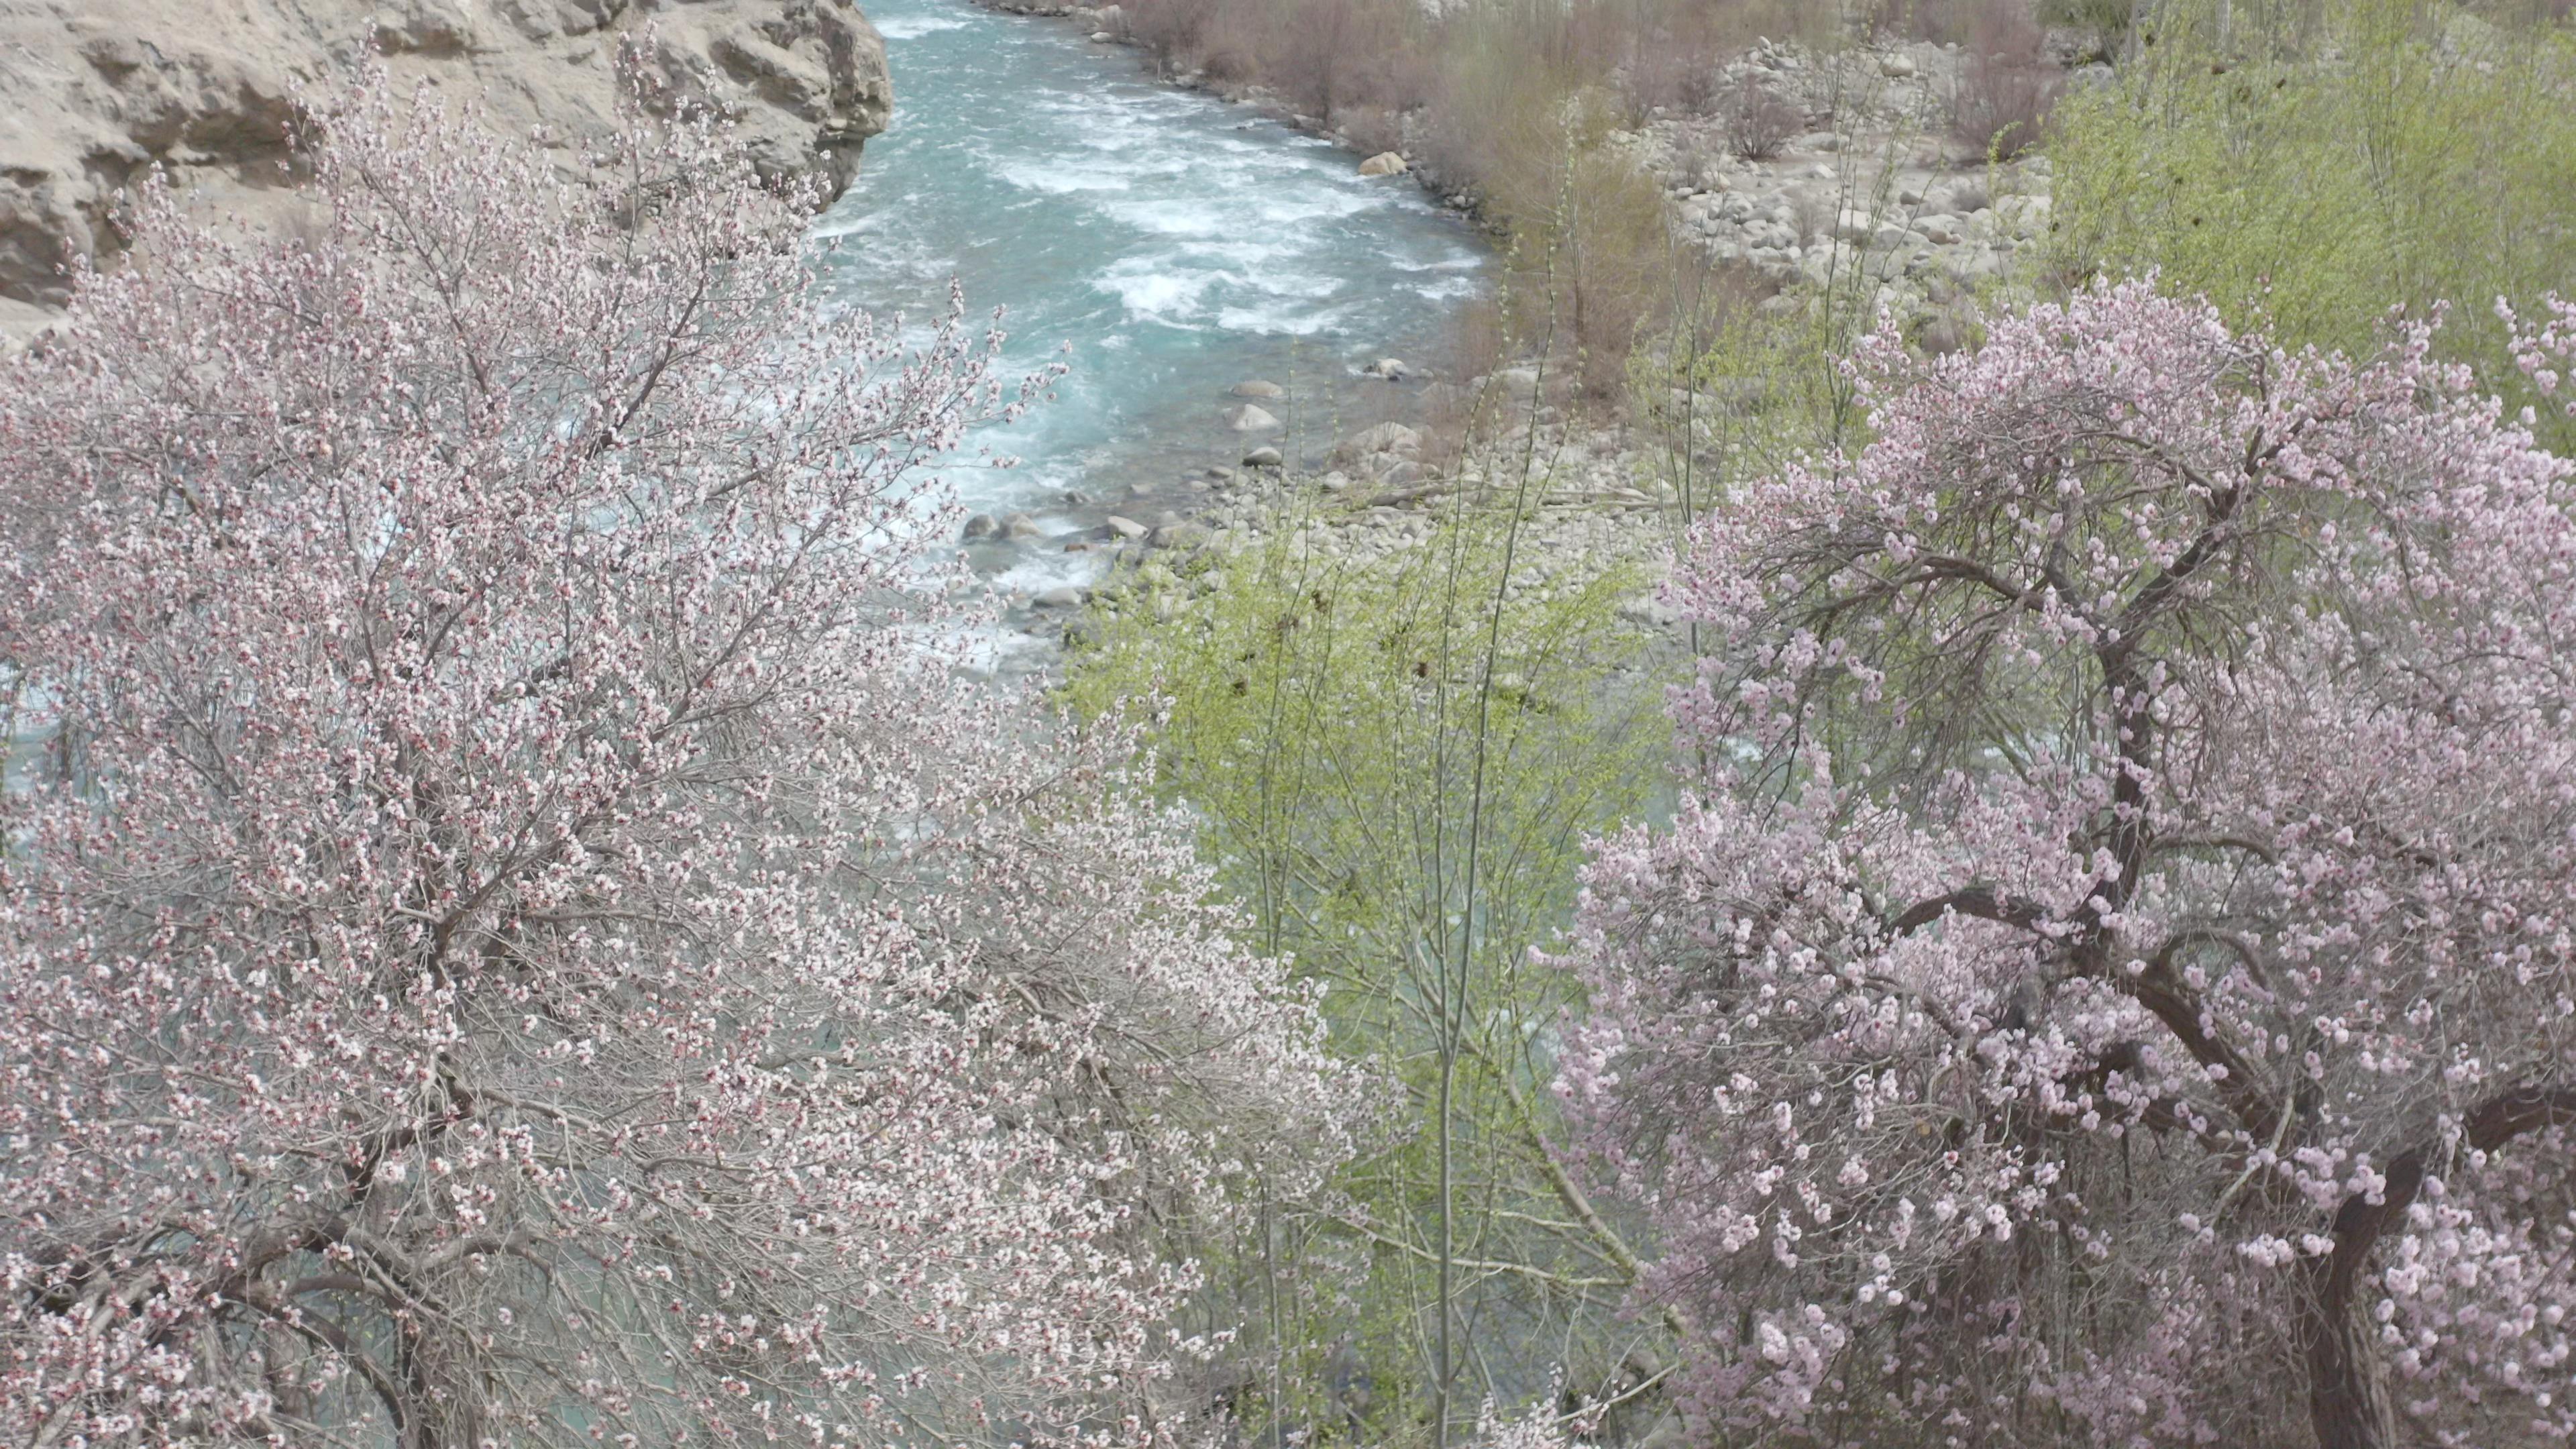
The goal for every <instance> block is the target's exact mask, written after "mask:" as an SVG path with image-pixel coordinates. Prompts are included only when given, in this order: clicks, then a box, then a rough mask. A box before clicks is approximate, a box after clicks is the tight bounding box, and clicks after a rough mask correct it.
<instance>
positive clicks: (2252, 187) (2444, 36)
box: [2050, 0, 2576, 396]
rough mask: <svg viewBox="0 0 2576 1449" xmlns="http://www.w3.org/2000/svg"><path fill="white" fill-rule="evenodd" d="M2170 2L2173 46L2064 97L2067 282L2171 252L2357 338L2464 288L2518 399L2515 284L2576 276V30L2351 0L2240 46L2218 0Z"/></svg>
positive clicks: (2263, 303) (2324, 329) (2400, 2)
mask: <svg viewBox="0 0 2576 1449" xmlns="http://www.w3.org/2000/svg"><path fill="white" fill-rule="evenodd" d="M2165 13H2166V16H2167V19H2166V21H2165V23H2164V24H2163V26H2162V29H2161V33H2160V34H2159V35H2158V37H2157V44H2156V45H2155V46H2154V47H2153V49H2152V54H2151V59H2149V60H2147V61H2145V62H2143V63H2141V64H2138V65H2134V66H2132V67H2130V68H2129V69H2128V71H2127V73H2126V75H2125V77H2124V79H2123V80H2122V81H2121V82H2120V83H2119V84H2117V85H2114V86H2109V87H2104V88H2102V89H2100V90H2098V91H2095V92H2093V93H2091V94H2089V95H2087V96H2084V97H2081V98H2077V99H2072V100H2070V101H2069V102H2067V103H2066V104H2064V105H2062V106H2061V107H2060V108H2059V111H2058V114H2057V118H2056V126H2057V136H2056V139H2055V141H2054V143H2053V145H2052V147H2051V153H2052V156H2053V158H2054V161H2055V167H2056V181H2055V204H2054V218H2055V219H2054V224H2053V226H2054V235H2053V236H2052V238H2051V245H2050V257H2051V260H2052V261H2053V263H2054V266H2055V268H2056V270H2057V272H2058V274H2059V276H2060V277H2061V279H2062V280H2063V281H2065V282H2067V283H2070V284H2071V283H2076V282H2080V281H2082V280H2084V279H2087V278H2089V277H2092V276H2095V275H2099V274H2113V275H2120V274H2130V273H2138V272H2143V271H2146V270H2148V269H2151V268H2152V269H2156V270H2158V271H2160V272H2161V273H2162V275H2163V278H2164V283H2165V285H2166V286H2167V287H2168V288H2171V289H2174V290H2178V291H2183V292H2199V293H2205V294H2207V295H2208V296H2209V298H2210V299H2211V300H2212V301H2213V302H2215V303H2217V304H2218V306H2219V307H2220V308H2221V309H2222V310H2223V311H2225V312H2226V313H2227V314H2228V317H2229V320H2230V321H2231V322H2232V323H2235V324H2237V325H2240V326H2242V325H2246V324H2248V323H2250V322H2253V321H2255V320H2256V319H2258V318H2260V319H2264V320H2266V321H2267V323H2268V325H2269V326H2270V327H2271V328H2272V329H2273V330H2274V331H2275V332H2276V334H2278V335H2279V336H2281V337H2282V338H2283V339H2284V340H2285V341H2290V342H2293V343H2314V344H2318V345H2322V346H2329V347H2338V348H2344V349H2358V348H2363V347H2367V346H2369V345H2371V344H2372V343H2373V341H2374V339H2375V338H2376V336H2377V335H2378V334H2379V332H2380V329H2382V328H2383V327H2384V325H2385V323H2386V320H2387V317H2388V314H2389V309H2390V308H2391V307H2392V306H2395V307H2403V308H2405V309H2406V310H2407V311H2409V312H2411V313H2414V314H2417V315H2422V314H2424V313H2426V312H2427V311H2428V310H2429V309H2431V308H2432V307H2434V306H2435V305H2436V304H2439V303H2445V302H2447V303H2449V304H2451V313H2450V322H2449V325H2448V326H2447V327H2446V329H2445V331H2444V334H2443V340H2442V343H2441V345H2442V346H2443V347H2444V348H2445V349H2447V350H2448V351H2449V352H2450V354H2451V355H2453V356H2455V357H2458V358H2460V359H2462V360H2465V361H2468V362H2470V363H2473V364H2475V365H2476V366H2478V367H2479V368H2480V369H2481V372H2482V374H2483V375H2484V378H2485V380H2486V382H2487V383H2488V385H2490V386H2495V387H2498V388H2500V389H2503V390H2505V391H2506V392H2507V393H2508V395H2509V396H2518V393H2519V384H2520V378H2519V376H2518V374H2516V373H2515V372H2514V370H2513V369H2512V368H2511V367H2510V366H2508V365H2506V363H2505V358H2504V354H2503V349H2502V335H2503V334H2502V329H2501V326H2500V325H2499V324H2498V323H2497V321H2496V319H2495V317H2494V315H2493V304H2494V302H2495V299H2496V298H2497V297H2499V296H2503V297H2507V298H2510V299H2512V300H2514V301H2516V302H2518V303H2527V302H2529V301H2530V300H2532V299H2534V298H2536V297H2537V296H2538V295H2539V294H2540V293H2542V292H2545V291H2548V290H2551V289H2553V288H2554V289H2559V290H2562V291H2576V200H2571V199H2576V35H2571V34H2570V33H2569V31H2568V30H2567V29H2566V28H2565V27H2564V26H2558V27H2554V28H2553V27H2533V26H2529V25H2524V26H2521V27H2519V28H2513V29H2498V28H2497V27H2495V26H2492V25H2489V24H2487V23H2486V22H2483V21H2480V20H2477V19H2475V18H2472V17H2469V16H2467V15H2464V14H2462V13H2460V12H2457V11H2421V10H2418V9H2417V8H2416V7H2415V6H2413V5H2412V4H2410V3H2406V0H2337V3H2335V4H2334V5H2333V7H2332V8H2331V9H2329V10H2327V11H2325V12H2323V13H2322V14H2321V15H2319V16H2318V17H2316V19H2315V21H2314V23H2313V29H2300V28H2279V29H2273V30H2268V31H2265V30H2257V29H2255V28H2254V27H2253V26H2252V23H2251V21H2250V20H2249V19H2247V18H2246V17H2248V16H2252V15H2254V14H2256V13H2257V12H2256V11H2255V10H2254V9H2253V7H2250V6H2248V7H2244V8H2243V10H2242V11H2240V13H2239V14H2238V16H2237V19H2236V21H2235V24H2236V25H2237V27H2238V28H2237V31H2236V33H2235V35H2234V37H2233V43H2232V45H2231V46H2230V47H2226V48H2222V47H2221V46H2220V44H2219V43H2218V39H2217V33H2218V26H2217V23H2216V20H2215V18H2214V16H2215V12H2212V11H2191V10H2188V9H2185V8H2183V7H2180V6H2177V7H2174V8H2172V9H2170V10H2168V11H2167V12H2165ZM2248 52H2255V53H2257V54H2268V55H2271V56H2273V57H2274V58H2257V59H2246V58H2245V56H2246V54H2247V53H2248Z"/></svg>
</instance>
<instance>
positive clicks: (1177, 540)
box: [1152, 523, 1216, 552]
mask: <svg viewBox="0 0 2576 1449" xmlns="http://www.w3.org/2000/svg"><path fill="white" fill-rule="evenodd" d="M1215 537H1216V535H1215V534H1213V533H1210V532H1209V531H1208V526H1207V525H1206V524H1204V523H1166V524H1164V525H1163V526H1162V527H1160V528H1157V529H1155V530H1154V536H1153V539H1152V542H1153V545H1154V547H1156V548H1170V549H1180V550H1182V551H1184V552H1186V551H1188V550H1190V549H1194V548H1205V547H1207V545H1208V542H1209V540H1211V539H1213V538H1215Z"/></svg>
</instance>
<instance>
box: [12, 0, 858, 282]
mask: <svg viewBox="0 0 2576 1449" xmlns="http://www.w3.org/2000/svg"><path fill="white" fill-rule="evenodd" d="M630 40H632V41H636V42H639V43H641V44H642V45H643V46H644V47H645V50H644V54H645V55H646V57H647V58H646V61H645V65H646V67H647V69H648V70H649V71H650V72H652V73H654V74H655V75H656V76H657V77H658V78H661V79H664V80H667V81H668V82H669V83H671V84H672V86H673V87H674V88H675V89H677V90H678V91H679V92H681V93H683V94H688V95H693V96H697V97H701V98H704V99H706V100H710V101H712V102H714V103H715V104H717V105H718V106H720V107H721V108H723V109H724V110H725V111H727V112H728V113H730V114H732V115H733V116H735V117H736V118H737V121H738V123H739V124H740V126H741V127H742V129H743V131H744V134H745V137H746V139H747V140H748V141H749V143H750V145H751V147H752V151H753V154H754V156H755V158H756V159H757V160H758V162H759V164H760V165H761V167H762V169H763V170H764V171H765V172H769V173H771V174H777V175H789V174H811V175H816V176H819V177H820V178H822V179H823V180H824V182H825V184H826V187H827V189H828V190H829V191H830V192H831V193H832V194H835V195H837V194H838V193H839V191H840V190H841V189H842V188H843V187H844V186H846V185H847V184H848V183H849V180H850V178H851V177H852V176H853V175H854V174H855V173H856V170H857V166H858V155H859V149H860V146H861V143H863V142H864V141H865V140H866V138H868V137H869V136H872V135H875V134H876V133H877V132H879V131H881V130H883V129H884V128H885V124H886V120H887V117H888V115H889V113H890V111H891V109H892V104H893V100H892V90H891V88H890V86H889V84H888V81H887V76H886V61H885V43H884V41H883V40H882V39H880V38H879V36H878V35H877V32H876V29H875V27H874V26H872V25H870V24H869V23H868V20H867V17H866V16H864V15H862V14H861V13H860V12H859V9H858V7H857V5H856V4H855V3H854V0H687V3H677V0H385V3H380V4H370V3H367V0H0V325H7V326H10V327H11V330H24V329H25V328H27V327H28V326H30V325H32V324H35V323H40V322H42V321H43V320H44V319H45V317H46V316H47V315H49V312H50V309H52V308H55V307H59V306H60V305H62V303H63V302H64V301H65V299H66V298H67V296H68V282H67V279H66V278H65V276H64V274H63V271H62V266H63V263H64V260H65V259H66V257H68V256H71V255H75V254H76V255H79V256H82V257H87V258H91V259H93V260H98V259H103V258H106V257H109V256H112V255H113V253H114V252H115V251H116V250H117V248H118V247H119V245H120V242H119V240H118V236H117V232H116V229H115V227H114V225H113V222H112V217H113V213H114V209H115V205H116V195H117V193H118V191H119V190H120V189H121V188H124V187H127V186H129V185H131V184H133V183H135V182H136V181H138V180H140V179H141V177H142V176H143V175H144V174H145V173H146V172H147V171H148V170H149V169H150V168H151V167H152V166H154V165H156V164H157V165H161V166H166V167H168V168H170V170H171V171H172V172H173V174H174V175H176V176H177V177H178V179H179V180H180V182H181V183H182V184H183V185H185V186H187V187H190V188H193V189H198V190H201V191H203V192H204V193H206V194H207V196H208V197H209V199H210V200H211V201H212V202H213V204H215V205H216V206H218V207H221V208H223V209H224V210H226V211H229V212H235V213H238V214H240V215H243V216H245V217H247V218H249V219H251V220H254V221H265V222H271V223H274V222H278V221H283V220H286V219H288V218H291V217H292V215H293V213H294V210H295V208H296V207H297V205H298V203H297V202H296V200H295V197H294V193H293V191H292V189H291V185H290V181H291V178H290V177H289V176H288V175H287V173H286V170H285V164H284V163H285V160H286V131H287V126H288V123H289V120H290V117H291V115H292V113H293V96H294V88H295V87H296V86H297V85H298V84H304V85H319V84H325V83H328V82H329V81H330V80H331V79H332V78H334V77H335V76H337V75H340V74H343V73H345V72H346V70H347V68H348V67H350V66H351V65H353V64H355V63H357V62H359V61H360V60H362V59H363V58H364V57H365V56H366V55H367V54H368V53H369V51H370V50H371V49H372V50H373V51H375V52H376V53H378V54H380V55H382V56H383V58H384V60H385V63H386V64H387V66H388V67H389V68H390V69H391V71H392V72H393V74H394V77H395V79H396V81H397V82H398V83H399V84H404V85H408V84H409V83H411V82H412V81H414V80H427V81H429V82H432V83H434V84H436V85H439V86H441V87H444V88H448V89H449V90H451V91H452V92H453V93H454V94H456V95H459V96H474V97H478V98H479V99H480V101H481V103H482V104H483V105H484V107H485V108H486V110H487V112H488V114H489V116H490V118H491V120H492V122H493V123H494V125H495V126H496V127H499V128H501V129H504V130H506V131H509V132H512V133H516V134H522V135H524V134H527V133H529V132H531V131H533V130H536V129H538V128H543V130H544V131H545V132H546V133H547V135H548V136H549V138H550V140H551V141H552V142H554V143H557V144H560V145H562V146H564V147H565V148H567V150H569V148H571V147H573V146H577V145H579V144H580V143H581V142H582V141H583V140H585V139H586V138H588V137H591V136H594V135H596V134H598V133H599V132H600V131H602V130H603V129H604V128H605V127H607V126H608V125H609V124H610V122H611V119H612V117H613V116H614V114H615V87H616V78H615V75H614V66H613V61H614V57H615V56H616V54H617V53H618V51H619V49H620V47H621V46H623V45H625V44H627V43H628V42H629V41H630Z"/></svg>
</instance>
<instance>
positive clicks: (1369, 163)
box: [1360, 151, 1412, 176]
mask: <svg viewBox="0 0 2576 1449" xmlns="http://www.w3.org/2000/svg"><path fill="white" fill-rule="evenodd" d="M1411 169H1412V168H1411V167H1409V166H1407V165H1406V164H1405V160H1404V158H1403V157H1401V156H1398V155H1397V154H1395V153H1394V152H1393V151H1380V152H1378V153H1377V154H1376V155H1374V156H1371V157H1370V158H1368V159H1367V160H1366V161H1363V162H1361V163H1360V174H1361V175H1362V176H1401V175H1403V174H1404V173H1405V172H1406V171H1408V170H1411Z"/></svg>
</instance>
